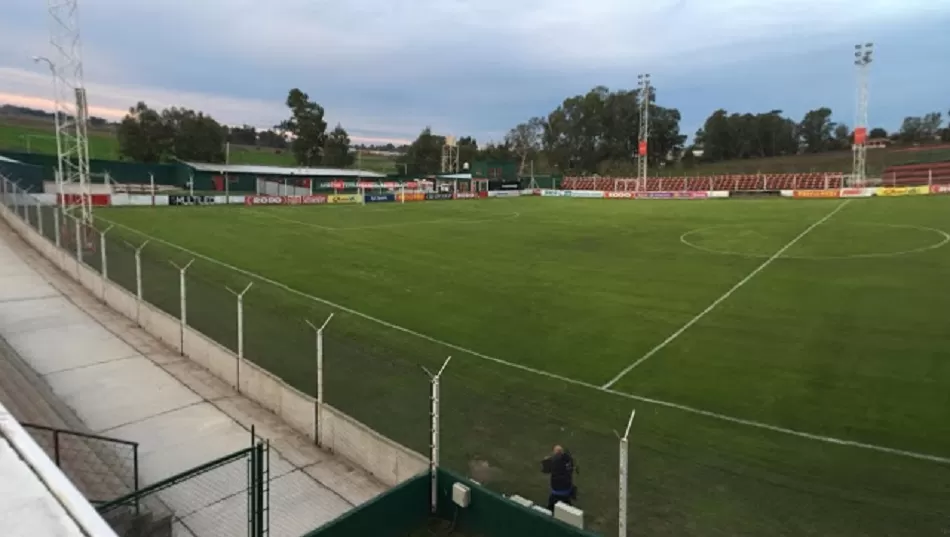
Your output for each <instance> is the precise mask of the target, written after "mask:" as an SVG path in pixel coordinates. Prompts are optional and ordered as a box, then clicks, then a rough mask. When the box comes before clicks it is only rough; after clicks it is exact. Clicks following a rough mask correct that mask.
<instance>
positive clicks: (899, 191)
mask: <svg viewBox="0 0 950 537" xmlns="http://www.w3.org/2000/svg"><path fill="white" fill-rule="evenodd" d="M928 192H929V189H928ZM911 194H916V192H913V189H910V188H907V187H905V186H886V187H882V188H879V189H877V195H878V196H886V197H891V196H910V195H911Z"/></svg>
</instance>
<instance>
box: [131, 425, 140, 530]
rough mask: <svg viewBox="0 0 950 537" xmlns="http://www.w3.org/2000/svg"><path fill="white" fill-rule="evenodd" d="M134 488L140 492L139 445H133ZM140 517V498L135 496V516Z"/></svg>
mask: <svg viewBox="0 0 950 537" xmlns="http://www.w3.org/2000/svg"><path fill="white" fill-rule="evenodd" d="M132 486H133V487H134V489H133V490H134V491H135V492H138V491H139V445H138V444H137V443H136V444H132ZM138 515H139V497H138V495H137V494H136V496H135V516H138Z"/></svg>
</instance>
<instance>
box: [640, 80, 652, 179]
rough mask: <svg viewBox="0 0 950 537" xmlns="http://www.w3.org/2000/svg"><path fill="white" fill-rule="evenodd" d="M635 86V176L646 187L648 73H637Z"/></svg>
mask: <svg viewBox="0 0 950 537" xmlns="http://www.w3.org/2000/svg"><path fill="white" fill-rule="evenodd" d="M637 86H638V87H639V89H640V133H639V135H638V136H637V177H638V178H639V179H640V188H646V181H647V166H648V159H647V142H648V141H649V139H650V94H651V92H652V89H651V86H650V75H649V73H644V74H640V75H637Z"/></svg>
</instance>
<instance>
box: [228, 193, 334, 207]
mask: <svg viewBox="0 0 950 537" xmlns="http://www.w3.org/2000/svg"><path fill="white" fill-rule="evenodd" d="M328 197H329V196H326V195H325V194H314V195H312V196H244V205H322V204H324V203H327V199H328Z"/></svg>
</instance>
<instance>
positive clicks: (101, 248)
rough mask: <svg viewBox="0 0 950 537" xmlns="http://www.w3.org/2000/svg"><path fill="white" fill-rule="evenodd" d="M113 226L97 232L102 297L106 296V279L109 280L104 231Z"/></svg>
mask: <svg viewBox="0 0 950 537" xmlns="http://www.w3.org/2000/svg"><path fill="white" fill-rule="evenodd" d="M113 227H115V226H109V227H107V228H106V229H104V230H102V231H101V232H100V233H99V255H100V261H101V262H102V299H103V300H105V298H106V281H108V280H109V259H108V256H107V255H106V233H108V232H109V231H110V230H112V228H113Z"/></svg>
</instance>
